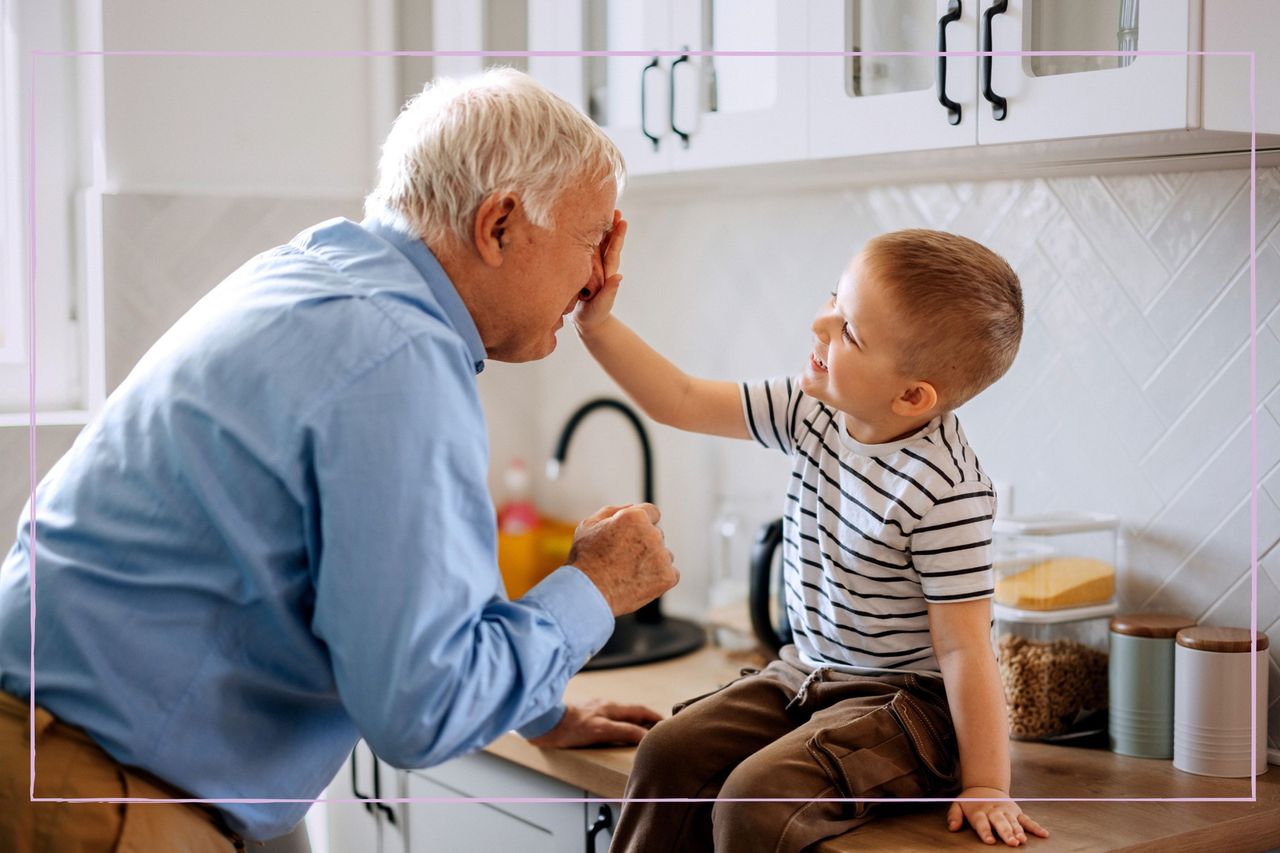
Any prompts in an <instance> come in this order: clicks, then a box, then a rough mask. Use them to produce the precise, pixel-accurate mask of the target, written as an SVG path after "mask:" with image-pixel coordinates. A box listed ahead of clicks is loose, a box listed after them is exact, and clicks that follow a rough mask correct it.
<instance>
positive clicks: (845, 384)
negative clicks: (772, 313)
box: [800, 255, 909, 437]
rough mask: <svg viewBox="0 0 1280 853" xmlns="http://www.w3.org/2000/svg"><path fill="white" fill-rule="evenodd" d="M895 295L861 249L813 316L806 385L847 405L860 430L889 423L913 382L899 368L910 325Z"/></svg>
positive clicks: (840, 406) (835, 404) (845, 409)
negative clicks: (871, 270)
mask: <svg viewBox="0 0 1280 853" xmlns="http://www.w3.org/2000/svg"><path fill="white" fill-rule="evenodd" d="M890 300H891V297H890V294H889V293H888V292H887V291H886V289H885V287H884V285H883V284H881V283H879V282H878V281H876V279H875V277H873V276H869V275H867V274H866V273H865V268H864V265H863V262H862V256H861V255H859V256H857V257H855V258H854V259H853V261H852V262H851V263H850V264H849V268H848V269H847V270H845V273H844V275H843V276H842V277H841V279H840V283H839V284H838V285H837V286H836V291H835V293H834V295H832V297H831V298H830V299H829V300H827V302H826V303H825V304H824V305H823V307H822V309H821V310H819V311H818V315H817V316H816V317H815V318H814V320H813V326H812V328H813V334H814V341H813V352H812V353H810V356H809V363H808V365H807V366H806V367H805V371H804V375H803V377H802V378H801V381H800V387H801V389H803V390H804V392H805V393H806V394H808V395H809V396H811V397H813V398H815V399H817V400H821V401H822V402H824V403H826V404H828V405H830V406H833V407H835V408H836V409H839V410H840V411H843V412H844V413H845V414H846V416H848V417H849V419H850V423H849V426H850V429H851V430H852V431H854V432H858V431H859V428H860V427H862V428H865V427H875V426H878V425H880V424H883V423H884V421H885V419H886V418H887V417H889V416H890V413H891V409H890V406H891V405H892V403H893V401H894V400H895V399H896V398H897V396H898V395H899V394H900V393H902V391H903V389H904V388H905V387H906V386H907V384H908V382H909V380H908V378H907V377H905V376H903V375H902V374H901V373H899V371H898V368H897V357H898V353H899V352H900V351H901V350H900V349H899V348H900V347H901V346H902V345H903V344H902V337H901V336H902V335H903V333H904V329H903V322H902V318H901V317H900V316H899V314H898V312H897V311H896V309H895V306H894V305H893V304H892V302H891V301H890ZM855 437H856V436H855Z"/></svg>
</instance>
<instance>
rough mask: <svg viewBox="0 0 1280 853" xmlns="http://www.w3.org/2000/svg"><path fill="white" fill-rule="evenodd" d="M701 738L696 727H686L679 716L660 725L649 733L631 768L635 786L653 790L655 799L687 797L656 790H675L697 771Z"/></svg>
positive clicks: (642, 741) (641, 744) (641, 743)
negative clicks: (694, 761) (674, 787)
mask: <svg viewBox="0 0 1280 853" xmlns="http://www.w3.org/2000/svg"><path fill="white" fill-rule="evenodd" d="M697 738H698V732H697V730H696V727H695V726H687V725H683V724H682V721H681V720H680V717H679V716H678V715H677V716H675V717H671V718H669V719H666V720H663V721H662V722H660V723H658V724H657V725H656V726H654V727H653V728H652V729H650V730H649V731H648V732H647V733H646V734H645V736H644V738H643V739H642V740H641V741H640V746H639V747H638V748H637V749H636V756H635V761H634V763H633V764H632V766H631V779H632V781H633V783H635V782H638V783H640V784H642V785H643V786H645V787H646V788H649V789H650V790H651V791H652V793H651V796H655V797H661V796H685V795H684V794H679V793H677V794H664V793H662V791H661V790H655V789H661V788H671V787H673V786H675V785H677V784H678V783H679V782H680V781H681V779H682V777H686V776H688V775H689V771H690V770H692V769H693V767H692V765H693V761H692V760H691V759H694V758H696V756H697V755H698V750H697Z"/></svg>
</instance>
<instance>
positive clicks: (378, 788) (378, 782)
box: [369, 755, 396, 826]
mask: <svg viewBox="0 0 1280 853" xmlns="http://www.w3.org/2000/svg"><path fill="white" fill-rule="evenodd" d="M373 798H374V799H375V800H381V799H382V762H381V761H379V760H378V756H376V755H375V756H374V757H373ZM369 805H372V806H376V807H377V809H378V811H380V812H382V813H383V814H384V815H386V816H387V823H389V824H391V825H392V826H395V825H396V811H395V809H393V808H391V806H389V805H387V804H386V803H370V804H369Z"/></svg>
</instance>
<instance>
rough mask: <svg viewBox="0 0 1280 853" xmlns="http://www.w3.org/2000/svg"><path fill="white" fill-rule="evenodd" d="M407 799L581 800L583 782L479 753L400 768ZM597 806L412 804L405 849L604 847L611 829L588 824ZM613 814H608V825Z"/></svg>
mask: <svg viewBox="0 0 1280 853" xmlns="http://www.w3.org/2000/svg"><path fill="white" fill-rule="evenodd" d="M403 775H404V777H405V778H406V780H407V783H406V790H407V791H408V796H409V797H411V798H458V797H464V798H483V799H503V798H513V799H534V798H548V799H552V798H556V799H579V800H581V799H583V798H585V797H587V796H589V795H588V794H586V793H584V792H583V790H582V789H581V788H573V787H570V786H568V785H566V784H564V783H563V782H559V781H557V780H555V779H551V778H549V777H547V776H543V775H542V774H541V773H535V772H533V771H532V770H528V769H525V768H523V767H520V766H519V765H516V764H512V763H511V762H509V761H505V760H503V759H501V758H497V757H495V756H492V755H489V754H487V753H484V752H479V753H474V754H472V755H467V756H464V757H462V758H457V759H454V760H453V761H450V762H447V763H445V764H442V765H440V766H438V767H432V768H428V769H425V770H412V771H408V772H406V773H404V774H403ZM602 807H606V808H607V806H602V804H599V803H582V802H564V803H555V802H552V803H520V802H501V803H468V802H460V803H458V802H455V803H411V804H410V806H409V809H408V837H409V849H410V850H411V851H413V853H439V851H449V853H489V851H493V850H519V851H520V853H581V852H582V851H583V850H584V849H586V850H587V851H588V853H593V851H599V853H605V851H606V850H608V847H609V833H608V831H607V829H605V827H604V826H603V823H604V822H603V821H602V822H601V824H602V825H601V826H600V827H597V828H596V830H595V831H594V832H592V831H591V827H590V826H589V825H588V815H590V816H591V819H592V822H594V821H595V820H597V819H598V818H599V810H600V809H601V808H602ZM611 820H612V815H611V817H610V819H609V821H610V822H609V826H612V823H611Z"/></svg>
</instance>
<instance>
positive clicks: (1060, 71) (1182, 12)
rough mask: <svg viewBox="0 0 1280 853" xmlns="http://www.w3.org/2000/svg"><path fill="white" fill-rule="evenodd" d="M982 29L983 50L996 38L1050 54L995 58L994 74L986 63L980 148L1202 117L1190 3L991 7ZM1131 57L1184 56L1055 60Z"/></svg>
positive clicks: (1020, 2) (1057, 0) (1030, 1)
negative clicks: (1191, 92)
mask: <svg viewBox="0 0 1280 853" xmlns="http://www.w3.org/2000/svg"><path fill="white" fill-rule="evenodd" d="M1197 8H1198V4H1197ZM1197 14H1198V12H1197ZM980 27H981V28H982V30H983V33H982V42H981V43H982V44H983V45H984V47H983V48H981V49H987V48H986V47H985V45H986V44H987V43H988V32H989V43H990V45H991V47H990V49H991V50H992V51H994V52H997V53H998V52H1000V51H1015V50H1022V51H1034V52H1043V54H1042V55H1032V56H995V57H992V59H991V61H990V63H989V66H990V74H988V72H987V68H988V63H987V62H986V61H985V59H984V61H983V63H982V69H980V80H979V86H980V87H981V90H982V100H981V101H980V106H979V114H980V118H979V128H978V139H979V141H980V142H984V143H992V142H1021V141H1029V140H1038V139H1064V138H1072V137H1082V136H1099V135H1103V134H1114V133H1133V132H1142V131H1160V130H1182V129H1185V128H1186V127H1188V125H1189V124H1192V123H1194V120H1195V119H1196V117H1195V116H1193V115H1191V114H1190V113H1189V112H1188V109H1187V102H1188V89H1187V86H1188V80H1189V79H1190V77H1189V75H1190V74H1192V73H1197V74H1198V72H1193V71H1192V69H1198V67H1199V60H1198V58H1196V57H1189V56H1186V55H1185V51H1187V50H1188V46H1189V43H1190V39H1191V37H1192V35H1193V31H1192V28H1191V0H1158V1H1157V0H1141V2H1140V0H994V2H992V0H984V3H983V17H982V20H981V22H980ZM1130 50H1134V51H1176V52H1178V53H1179V54H1182V55H1173V56H1105V55H1104V56H1090V55H1055V54H1060V53H1065V54H1071V52H1073V51H1081V52H1104V53H1105V52H1118V51H1130ZM1045 54H1047V55H1045Z"/></svg>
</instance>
